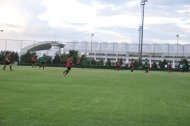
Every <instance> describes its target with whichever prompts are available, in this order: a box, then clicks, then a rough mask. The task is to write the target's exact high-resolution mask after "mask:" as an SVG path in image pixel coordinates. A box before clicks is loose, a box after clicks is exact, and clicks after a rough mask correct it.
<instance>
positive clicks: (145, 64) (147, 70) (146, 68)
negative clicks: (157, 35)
mask: <svg viewBox="0 0 190 126" xmlns="http://www.w3.org/2000/svg"><path fill="white" fill-rule="evenodd" d="M144 66H145V73H148V72H149V64H148V60H147V59H146V60H145V63H144Z"/></svg>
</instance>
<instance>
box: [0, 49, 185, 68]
mask: <svg viewBox="0 0 190 126" xmlns="http://www.w3.org/2000/svg"><path fill="white" fill-rule="evenodd" d="M7 54H11V57H12V62H18V63H19V64H30V63H31V59H32V56H34V55H36V54H35V53H34V52H29V51H28V52H27V53H25V54H23V55H21V56H20V57H19V55H18V53H17V52H12V51H1V52H0V63H3V62H4V60H5V57H6V55H7ZM69 55H70V56H71V57H72V64H73V65H75V66H83V67H85V66H87V67H88V66H91V67H95V68H96V67H97V68H104V67H108V68H114V65H115V64H113V63H112V62H111V60H110V59H109V58H108V59H107V61H106V62H104V61H103V60H99V61H96V60H94V59H90V58H88V57H86V56H85V55H82V56H79V54H78V51H75V50H70V51H69V53H64V54H61V55H58V54H57V55H55V57H54V58H53V59H52V58H51V57H48V56H46V63H47V64H48V65H55V66H59V65H65V64H66V62H67V58H68V56H69ZM117 61H118V63H119V64H120V66H121V67H122V68H124V69H125V68H127V67H128V65H129V64H123V59H122V58H118V60H117ZM168 63H169V62H168V61H167V60H166V59H164V60H163V61H159V63H158V64H156V62H153V63H152V65H151V66H152V68H151V69H153V70H165V69H166V65H167V64H168ZM183 63H185V64H186V66H187V69H189V64H188V61H187V59H186V58H182V59H181V61H180V62H179V64H178V68H179V67H180V64H183ZM133 66H134V68H135V69H138V68H139V67H140V66H143V65H142V63H139V62H138V60H134V62H133Z"/></svg>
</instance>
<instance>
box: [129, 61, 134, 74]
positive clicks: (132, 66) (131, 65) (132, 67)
mask: <svg viewBox="0 0 190 126" xmlns="http://www.w3.org/2000/svg"><path fill="white" fill-rule="evenodd" d="M130 69H131V72H133V70H134V65H133V59H132V61H131V64H130Z"/></svg>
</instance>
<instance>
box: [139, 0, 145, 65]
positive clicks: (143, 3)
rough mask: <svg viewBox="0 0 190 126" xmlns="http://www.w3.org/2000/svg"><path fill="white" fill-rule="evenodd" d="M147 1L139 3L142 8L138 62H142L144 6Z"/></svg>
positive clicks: (143, 0)
mask: <svg viewBox="0 0 190 126" xmlns="http://www.w3.org/2000/svg"><path fill="white" fill-rule="evenodd" d="M146 2H147V0H142V1H141V6H142V24H141V50H140V62H142V52H143V35H144V6H145V3H146Z"/></svg>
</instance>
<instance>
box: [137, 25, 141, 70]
mask: <svg viewBox="0 0 190 126" xmlns="http://www.w3.org/2000/svg"><path fill="white" fill-rule="evenodd" d="M141 28H142V27H141V26H139V29H138V31H139V55H138V56H139V63H138V65H139V66H140V61H141V58H140V55H141V54H140V53H141Z"/></svg>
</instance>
